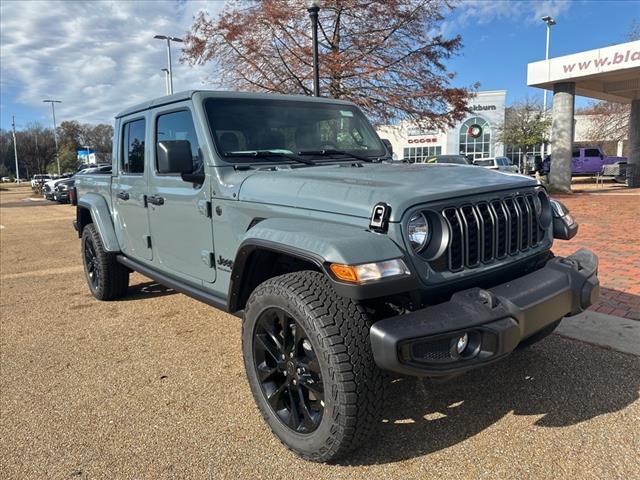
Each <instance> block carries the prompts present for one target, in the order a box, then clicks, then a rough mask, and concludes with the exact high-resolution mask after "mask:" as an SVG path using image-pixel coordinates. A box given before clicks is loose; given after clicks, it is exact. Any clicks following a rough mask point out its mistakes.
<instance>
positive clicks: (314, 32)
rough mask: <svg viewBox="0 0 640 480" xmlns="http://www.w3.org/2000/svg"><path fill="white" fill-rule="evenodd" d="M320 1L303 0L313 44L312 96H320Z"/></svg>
mask: <svg viewBox="0 0 640 480" xmlns="http://www.w3.org/2000/svg"><path fill="white" fill-rule="evenodd" d="M321 3H322V2H321V1H320V0H305V1H304V5H305V7H307V12H309V18H311V42H312V43H313V95H314V96H315V97H319V96H320V73H319V72H318V12H319V11H320V6H321Z"/></svg>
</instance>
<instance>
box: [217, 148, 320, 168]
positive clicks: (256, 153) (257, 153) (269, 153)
mask: <svg viewBox="0 0 640 480" xmlns="http://www.w3.org/2000/svg"><path fill="white" fill-rule="evenodd" d="M224 156H225V157H257V158H269V157H281V158H286V159H289V160H293V161H294V162H299V163H304V164H305V165H315V164H316V162H314V161H312V160H309V159H307V158H300V157H298V156H297V155H293V154H290V153H284V152H278V151H275V150H251V151H248V152H229V153H225V154H224Z"/></svg>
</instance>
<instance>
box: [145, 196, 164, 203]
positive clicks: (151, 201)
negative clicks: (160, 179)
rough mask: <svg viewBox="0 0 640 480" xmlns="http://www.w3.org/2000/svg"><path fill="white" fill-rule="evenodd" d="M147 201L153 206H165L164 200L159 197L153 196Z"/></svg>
mask: <svg viewBox="0 0 640 480" xmlns="http://www.w3.org/2000/svg"><path fill="white" fill-rule="evenodd" d="M147 201H148V202H149V203H150V204H152V205H164V198H162V197H159V196H158V195H151V196H150V197H149V198H148V199H147Z"/></svg>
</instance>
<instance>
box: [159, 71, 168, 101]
mask: <svg viewBox="0 0 640 480" xmlns="http://www.w3.org/2000/svg"><path fill="white" fill-rule="evenodd" d="M161 70H162V71H163V72H164V86H165V91H166V92H167V95H169V69H168V68H162V69H161Z"/></svg>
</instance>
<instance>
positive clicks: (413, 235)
mask: <svg viewBox="0 0 640 480" xmlns="http://www.w3.org/2000/svg"><path fill="white" fill-rule="evenodd" d="M407 237H408V238H409V243H411V246H412V247H413V249H414V250H415V251H416V252H419V251H420V250H422V249H423V248H424V247H425V245H426V244H427V240H429V222H428V221H427V218H426V217H425V216H424V215H423V214H422V213H420V212H418V213H414V214H413V215H411V218H410V219H409V224H408V225H407Z"/></svg>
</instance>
